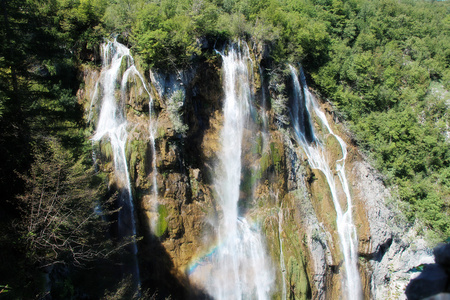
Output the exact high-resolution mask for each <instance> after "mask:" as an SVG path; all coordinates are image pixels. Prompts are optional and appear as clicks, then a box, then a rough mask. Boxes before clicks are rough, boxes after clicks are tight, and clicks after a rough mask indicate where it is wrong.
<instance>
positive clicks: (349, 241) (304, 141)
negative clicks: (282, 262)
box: [289, 66, 362, 300]
mask: <svg viewBox="0 0 450 300" xmlns="http://www.w3.org/2000/svg"><path fill="white" fill-rule="evenodd" d="M289 67H290V69H291V75H292V79H293V83H294V103H293V108H294V109H293V112H294V113H292V115H291V117H292V120H293V125H294V130H295V133H296V136H297V139H298V142H299V144H300V145H301V146H302V147H303V150H304V151H305V154H306V156H307V157H308V162H309V164H310V166H311V168H313V169H317V170H320V171H321V172H322V173H323V174H324V176H325V178H326V180H327V182H328V186H329V188H330V192H331V196H332V199H333V204H334V207H335V210H336V215H337V217H336V226H337V231H338V235H339V240H340V245H341V252H342V255H343V258H344V266H345V270H344V272H345V277H344V280H343V283H344V284H343V286H344V291H345V293H346V296H347V299H348V300H354V299H362V288H361V279H360V276H359V272H358V266H357V263H358V255H357V242H358V241H357V235H356V228H355V225H354V224H353V220H352V199H351V196H350V191H349V187H348V182H347V177H346V175H345V160H346V158H347V146H346V144H345V142H344V141H343V140H342V139H341V138H340V137H339V136H338V135H336V134H335V133H334V132H333V131H332V129H331V127H330V125H329V124H328V121H327V118H326V116H325V114H324V113H323V112H322V111H321V110H320V108H319V106H318V104H317V102H316V100H315V99H314V97H313V96H312V94H311V93H310V92H309V90H308V87H307V85H306V80H305V77H304V74H303V72H302V71H301V73H300V79H301V82H302V85H300V82H299V80H298V74H297V70H296V69H295V68H294V67H292V66H289ZM302 87H303V89H302ZM302 92H303V93H302ZM304 108H306V110H307V111H306V112H305V111H304ZM295 112H297V113H295ZM299 113H300V114H301V115H300V117H299ZM312 113H314V114H315V115H316V116H317V117H318V118H319V120H320V122H321V123H322V125H324V126H325V128H326V130H327V131H328V134H329V135H332V136H333V137H334V138H336V140H337V141H338V142H339V145H340V148H341V152H342V158H341V159H338V160H336V161H335V162H328V161H327V155H326V154H327V149H326V147H325V143H324V142H323V141H320V140H319V139H318V137H316V136H314V133H313V130H312V128H313V126H312V125H311V122H310V121H309V120H308V119H307V118H305V116H308V115H309V116H311V115H312ZM308 121H309V122H308ZM308 126H309V128H308ZM308 130H310V134H309V135H310V136H309V137H307V132H308ZM308 139H311V140H312V141H313V142H311V141H308ZM333 164H334V165H333ZM334 173H337V175H338V178H339V181H340V184H341V187H342V189H343V190H344V194H345V198H346V199H345V202H346V206H347V210H346V211H344V210H343V209H342V207H341V204H340V201H339V198H338V193H337V183H336V182H335V176H334V175H333V174H334Z"/></svg>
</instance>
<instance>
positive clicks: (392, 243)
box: [79, 52, 430, 299]
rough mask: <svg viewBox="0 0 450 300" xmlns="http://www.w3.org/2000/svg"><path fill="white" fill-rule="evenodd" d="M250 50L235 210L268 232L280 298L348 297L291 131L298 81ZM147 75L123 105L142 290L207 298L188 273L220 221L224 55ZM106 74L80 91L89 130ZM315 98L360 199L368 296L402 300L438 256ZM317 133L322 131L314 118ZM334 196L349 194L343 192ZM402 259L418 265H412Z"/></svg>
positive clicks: (323, 188) (106, 159) (315, 185)
mask: <svg viewBox="0 0 450 300" xmlns="http://www.w3.org/2000/svg"><path fill="white" fill-rule="evenodd" d="M251 55H252V57H253V60H254V66H253V69H252V70H250V72H251V74H252V83H251V89H252V95H253V98H252V107H251V114H250V118H249V120H248V122H247V123H246V125H245V130H244V134H243V145H242V174H241V185H240V198H239V210H240V213H241V214H242V215H245V216H247V218H248V219H250V220H252V221H253V223H254V224H256V225H255V226H257V227H258V228H260V229H261V230H262V232H263V235H264V238H265V246H266V248H267V251H268V253H270V257H271V260H272V265H273V274H274V277H275V280H274V281H275V284H274V287H273V288H272V289H271V294H272V299H286V298H287V297H289V299H311V298H312V299H338V298H342V297H343V298H345V296H342V294H343V285H342V282H343V280H342V274H343V272H344V267H343V256H342V253H341V244H340V241H339V237H338V234H337V229H336V211H335V208H334V205H333V201H332V198H331V194H330V190H329V187H328V185H327V182H326V179H325V178H324V175H323V174H322V173H321V172H320V171H318V170H315V169H312V168H311V167H310V165H309V163H308V159H307V157H306V155H305V153H304V151H302V150H301V148H300V147H298V145H297V144H296V141H295V137H294V136H293V133H292V129H291V124H290V120H289V112H290V110H291V107H290V101H289V97H290V93H292V92H291V91H290V89H291V88H292V84H291V83H290V78H289V76H287V75H286V73H283V72H282V71H281V69H283V68H284V67H283V66H274V68H273V70H272V71H270V72H269V71H265V70H264V69H263V68H261V69H260V67H259V63H260V60H261V58H260V57H261V55H259V53H257V52H256V53H251ZM267 63H268V62H265V64H267ZM275 67H276V68H275ZM277 70H279V71H277ZM141 73H142V74H145V75H144V83H142V82H141V81H139V80H137V79H135V80H129V81H128V83H127V88H126V95H125V96H124V97H122V99H124V100H123V101H124V103H122V105H123V107H124V109H125V112H126V119H127V121H128V125H127V128H128V132H129V133H128V139H127V143H126V157H127V162H128V169H129V173H130V179H131V186H132V193H133V195H134V200H133V201H134V204H135V215H136V216H137V218H136V224H137V228H138V230H137V235H138V236H140V237H142V240H140V241H139V242H138V249H139V251H138V261H139V265H140V270H141V271H140V272H141V275H140V276H141V281H142V286H143V287H147V288H150V289H152V290H155V291H156V290H158V291H162V292H161V293H160V295H161V296H164V295H172V296H173V297H174V298H180V299H181V298H188V297H192V298H199V297H200V298H201V297H206V298H207V297H208V296H207V295H206V294H205V292H204V290H202V285H201V282H196V281H194V280H192V278H190V276H189V275H190V272H191V271H192V269H193V268H195V267H196V264H198V263H199V262H201V258H202V257H204V256H206V255H208V254H209V253H210V251H212V250H211V249H212V248H213V247H214V243H215V241H214V236H215V233H214V228H215V227H214V222H216V219H217V218H219V217H220V214H221V212H220V208H219V207H218V205H217V202H216V191H215V186H214V167H215V164H216V163H217V155H218V154H219V153H220V151H219V150H220V147H221V145H220V141H219V139H220V138H219V133H220V130H221V128H222V127H223V122H224V120H223V112H222V106H223V96H224V95H223V82H222V73H221V59H220V57H219V56H218V55H217V56H216V57H215V58H214V59H212V60H210V61H208V62H201V63H198V64H196V65H195V66H192V67H191V69H189V70H173V72H168V73H167V71H166V73H162V72H157V71H153V70H152V71H146V72H144V71H142V72H141ZM99 74H100V69H96V68H86V69H85V71H84V81H85V88H84V89H83V90H80V92H79V100H80V102H82V103H83V104H84V107H85V108H86V119H87V120H88V121H89V122H90V124H91V125H92V127H93V128H95V122H96V119H97V116H98V114H99V109H100V102H99V101H98V99H99V96H98V95H96V93H98V91H96V82H98V78H99ZM146 88H148V89H149V92H150V94H148V93H147V91H146ZM319 103H321V104H320V106H321V107H320V109H321V110H322V111H324V112H325V116H326V118H327V119H328V122H329V123H330V124H332V125H331V127H332V129H333V131H334V132H335V133H336V134H337V135H339V136H340V137H341V138H342V139H343V140H344V141H345V142H346V144H347V145H348V155H347V158H346V163H345V172H346V174H347V177H348V179H349V181H350V184H349V189H350V194H351V196H352V199H353V202H352V205H353V207H351V211H352V214H353V219H354V223H355V227H356V230H357V237H358V258H359V259H358V263H357V264H358V269H359V273H360V277H361V283H362V290H363V297H364V298H365V299H369V298H373V299H385V298H386V297H392V298H401V297H402V295H403V292H402V289H404V287H405V286H406V283H405V282H406V280H408V278H409V277H408V276H409V275H408V274H407V273H406V272H408V271H409V269H411V268H412V267H414V264H413V263H412V262H411V261H412V257H421V259H422V258H423V261H425V260H426V259H427V254H430V253H429V252H427V251H428V250H427V248H426V247H424V245H421V246H420V247H419V248H418V249H417V250H411V249H412V248H411V246H410V242H408V241H407V240H406V239H405V237H404V236H402V235H403V230H404V228H405V227H404V225H402V224H403V223H402V222H401V220H400V221H399V220H397V219H396V216H397V212H395V211H393V210H392V208H390V207H388V206H387V204H386V202H387V201H388V200H389V199H391V198H392V197H393V196H392V195H391V193H390V191H389V190H387V189H386V188H385V187H384V185H383V182H382V180H381V179H380V176H379V175H378V174H377V173H376V171H375V170H374V169H373V168H371V167H370V165H369V164H368V163H367V161H366V160H365V159H364V157H363V156H362V155H361V154H360V153H359V151H358V149H357V147H356V146H355V145H354V144H353V143H352V140H351V139H350V138H349V136H348V135H347V130H346V128H345V126H344V125H343V124H342V123H341V122H339V120H338V119H337V118H335V117H334V109H333V107H332V106H331V105H330V104H329V103H322V102H321V101H320V100H319ZM149 106H151V107H149ZM151 122H153V123H152V124H153V125H152V126H154V127H152V128H153V129H154V130H155V136H154V137H153V138H154V140H151V138H150V137H151V132H150V131H151V130H152V129H151V126H150V123H151ZM313 123H314V122H313ZM315 126H316V128H315V130H316V131H317V132H319V133H320V134H321V130H322V129H321V127H320V126H319V125H318V122H317V121H315ZM324 136H326V135H325V134H324ZM325 140H326V144H327V147H328V149H334V150H330V151H329V152H328V153H329V154H328V159H329V160H331V161H332V160H338V159H340V158H341V157H342V153H341V152H340V150H339V149H338V146H337V142H336V140H335V139H333V138H332V137H331V136H328V137H326V138H325ZM152 143H154V147H153V146H152ZM94 152H95V153H96V164H97V166H98V167H99V168H100V169H101V170H102V171H104V172H106V173H108V174H110V176H109V185H110V187H111V189H112V190H114V189H120V185H118V184H117V183H116V181H115V179H114V176H113V172H114V168H113V164H112V162H111V159H112V158H111V150H110V149H109V148H108V145H107V143H102V144H101V145H100V147H98V146H96V147H95V148H94ZM154 179H155V180H154ZM337 193H338V194H339V195H341V196H342V195H343V193H344V191H343V190H342V189H338V191H337ZM155 195H156V196H155ZM343 206H344V207H345V204H344V203H343ZM410 232H411V234H413V231H410ZM412 239H413V238H412V237H411V240H412ZM404 253H408V255H409V257H411V259H408V261H406V258H405V257H404V256H403V255H404ZM419 263H420V262H419ZM401 274H403V275H401ZM400 279H402V280H403V282H402V283H399V282H400V281H398V280H400ZM395 293H397V294H396V295H394V294H395Z"/></svg>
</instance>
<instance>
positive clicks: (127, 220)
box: [92, 41, 151, 285]
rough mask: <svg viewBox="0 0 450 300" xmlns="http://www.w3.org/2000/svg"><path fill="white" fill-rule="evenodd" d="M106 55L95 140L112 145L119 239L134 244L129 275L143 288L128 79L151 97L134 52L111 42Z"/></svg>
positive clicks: (104, 54) (131, 248)
mask: <svg viewBox="0 0 450 300" xmlns="http://www.w3.org/2000/svg"><path fill="white" fill-rule="evenodd" d="M102 55H103V68H102V73H101V75H100V79H99V82H98V83H97V85H96V90H97V89H98V88H99V87H98V85H100V86H101V88H102V90H101V92H102V94H101V95H102V102H101V108H100V115H99V119H98V123H97V126H96V132H95V134H94V136H93V137H92V140H93V141H100V140H102V139H107V140H109V142H110V144H111V148H112V155H113V159H114V169H115V176H116V180H117V184H118V186H119V188H120V197H119V202H120V203H119V204H120V206H121V209H120V210H119V216H118V230H119V236H120V237H122V238H131V239H132V240H133V242H132V243H131V244H130V248H129V250H130V252H131V253H132V255H133V259H132V263H131V265H130V266H128V268H131V270H129V271H126V272H127V273H131V274H132V275H133V277H134V281H135V282H137V285H140V272H139V265H138V262H137V254H138V249H137V244H136V241H135V237H136V220H135V216H134V214H135V208H134V203H133V196H132V192H131V183H130V174H129V172H128V165H127V159H126V154H125V147H126V142H127V138H128V131H127V118H126V112H125V110H124V107H125V103H124V102H125V95H126V84H127V82H128V78H129V77H130V76H137V77H138V78H139V79H140V81H141V82H142V84H143V86H144V88H145V90H146V92H147V94H148V95H149V97H150V93H149V91H148V89H147V87H146V86H145V83H144V79H143V77H142V75H141V74H140V73H139V72H138V71H137V69H136V67H135V66H134V61H133V58H132V56H131V55H130V50H129V49H128V48H127V47H126V46H125V45H122V44H120V43H118V42H117V41H113V42H108V43H107V44H104V45H103V47H102ZM123 70H125V71H123ZM121 74H122V75H121ZM120 76H121V78H120ZM119 87H120V89H119ZM97 93H98V92H97V91H96V92H95V93H94V94H95V95H96V96H97ZM150 99H151V97H150ZM150 106H151V103H150Z"/></svg>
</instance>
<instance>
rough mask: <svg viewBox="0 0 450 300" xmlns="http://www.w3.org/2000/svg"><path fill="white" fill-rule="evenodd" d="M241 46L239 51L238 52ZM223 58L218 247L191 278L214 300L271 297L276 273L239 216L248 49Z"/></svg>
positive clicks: (247, 104) (246, 116) (248, 88)
mask: <svg viewBox="0 0 450 300" xmlns="http://www.w3.org/2000/svg"><path fill="white" fill-rule="evenodd" d="M241 48H242V49H241ZM220 54H221V56H222V60H223V85H224V92H225V99H224V104H223V112H224V125H223V128H222V130H221V132H220V139H221V151H220V152H219V157H218V160H219V161H218V164H217V166H216V167H215V176H214V177H215V178H214V182H215V183H214V185H215V189H216V192H217V200H216V202H217V204H218V206H220V208H221V210H220V211H221V214H220V217H219V220H218V222H217V226H216V233H217V243H218V245H217V247H215V249H214V250H213V251H212V252H211V253H210V254H209V255H208V257H207V258H205V259H203V260H202V262H201V264H199V265H200V266H198V267H196V269H195V271H194V272H195V273H193V274H191V276H192V277H194V278H198V277H201V279H200V280H199V281H201V282H200V284H201V285H203V286H204V288H205V290H206V292H207V293H208V294H209V295H210V296H212V297H213V298H214V299H219V300H222V299H223V300H225V299H227V300H228V299H270V292H271V287H272V284H273V279H274V274H272V273H273V272H272V271H273V270H272V266H271V263H270V260H269V257H268V255H267V253H266V249H265V245H264V242H263V237H262V234H261V232H260V231H259V229H258V228H257V226H251V225H250V224H249V223H248V221H247V219H246V218H245V216H241V215H239V206H238V201H239V199H240V198H239V196H240V182H241V152H242V139H243V133H244V128H245V125H246V122H248V121H249V114H250V105H251V104H250V101H251V96H252V92H251V86H250V84H251V82H250V76H249V70H248V69H249V67H250V68H251V66H249V64H251V60H250V59H249V53H248V48H247V46H246V45H244V46H242V47H241V46H240V45H235V46H234V47H230V49H229V50H228V53H227V54H224V53H220Z"/></svg>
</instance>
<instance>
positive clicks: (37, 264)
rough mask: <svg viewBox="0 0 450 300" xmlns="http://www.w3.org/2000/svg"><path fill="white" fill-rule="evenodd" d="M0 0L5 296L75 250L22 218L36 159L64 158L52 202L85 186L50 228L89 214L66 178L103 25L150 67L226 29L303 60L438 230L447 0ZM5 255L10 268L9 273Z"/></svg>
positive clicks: (447, 179)
mask: <svg viewBox="0 0 450 300" xmlns="http://www.w3.org/2000/svg"><path fill="white" fill-rule="evenodd" d="M1 11H2V17H1V26H0V128H2V134H1V135H0V155H1V161H2V164H1V166H0V186H1V189H2V199H1V200H0V207H1V208H0V225H1V226H2V228H3V229H4V235H3V236H2V240H1V243H0V257H3V258H5V257H8V258H11V259H10V262H11V263H8V264H4V265H2V266H0V284H4V283H10V284H11V283H12V284H13V285H14V284H16V286H12V288H11V289H6V290H9V291H10V292H9V293H14V292H18V289H17V288H16V287H17V286H19V285H20V286H24V287H25V288H24V289H23V290H22V291H20V292H23V294H20V293H19V294H17V295H19V296H17V295H16V296H17V297H25V298H27V297H30V295H31V294H33V293H34V292H35V291H36V289H39V288H38V287H37V285H38V283H36V281H35V280H34V279H33V277H32V276H33V275H32V274H36V273H35V271H36V272H37V271H39V270H40V271H42V266H43V265H49V264H53V263H55V262H62V264H64V265H66V266H71V267H72V266H75V265H76V264H77V261H76V259H74V256H73V255H71V254H70V253H71V252H70V249H69V250H67V249H62V250H61V251H56V252H54V251H49V250H50V248H45V247H43V248H39V247H37V245H38V242H39V241H38V240H35V239H37V238H38V236H39V234H43V232H42V230H40V229H39V228H37V227H36V228H31V229H30V228H27V227H26V226H27V224H29V223H27V222H30V220H32V219H30V218H33V217H34V215H33V214H30V208H33V207H34V206H35V202H36V201H37V200H36V199H38V198H36V194H35V193H36V191H35V190H34V189H35V187H36V186H39V185H36V184H37V183H39V180H43V178H45V176H47V175H48V176H49V178H50V179H52V180H55V178H54V177H53V176H55V174H56V173H51V172H50V173H48V174H47V173H45V170H46V169H45V168H46V167H47V166H53V169H54V170H57V169H58V168H61V167H64V168H65V169H67V172H69V173H65V174H63V175H64V178H63V179H64V180H66V181H65V182H66V184H70V185H73V186H74V188H73V189H71V190H70V193H71V196H70V197H66V196H67V194H68V193H69V192H68V191H66V190H59V189H58V190H57V191H56V192H57V194H58V195H59V196H60V198H58V199H62V200H64V201H67V202H63V203H64V205H62V206H61V210H59V211H58V213H60V214H61V216H64V215H65V214H66V209H70V207H71V205H72V206H73V201H78V200H80V199H84V200H87V202H83V205H85V206H83V209H82V210H74V212H76V218H73V219H70V220H67V222H66V223H67V226H66V227H65V228H59V227H57V228H53V230H54V231H56V232H58V233H61V234H62V235H61V236H60V239H61V238H64V234H65V233H64V232H67V231H68V230H69V231H70V230H71V229H70V228H74V227H73V226H76V225H77V224H78V223H77V222H79V220H85V219H88V220H91V216H90V215H85V213H86V211H89V209H88V208H89V207H90V208H93V207H94V206H95V203H97V202H96V201H98V200H99V199H98V198H99V195H97V194H95V193H91V194H89V193H86V191H82V189H79V188H77V185H86V184H88V182H87V181H86V178H85V177H83V176H81V174H82V173H83V172H88V170H90V167H89V166H88V165H89V163H88V160H86V159H85V158H86V157H87V156H88V155H89V154H88V152H89V151H88V150H87V147H86V142H85V141H86V137H85V136H84V132H83V128H84V124H83V122H82V111H81V109H80V107H79V105H78V104H77V102H76V97H75V93H76V91H77V90H78V88H79V84H80V81H79V80H78V79H77V69H78V67H79V66H80V65H81V64H83V63H95V62H97V61H98V60H97V59H98V54H99V53H98V52H99V51H98V49H99V44H100V43H101V42H102V41H103V38H109V37H111V34H112V35H113V36H118V38H119V39H121V40H122V41H124V42H125V43H127V44H128V45H129V46H131V48H132V50H133V51H134V52H135V54H137V57H138V59H139V60H140V61H141V64H142V65H143V66H144V67H149V68H150V67H151V68H185V67H187V66H189V64H191V63H193V62H196V61H199V60H200V61H212V60H215V59H216V57H217V56H216V54H215V52H214V50H215V47H216V46H217V47H222V45H223V44H224V43H226V42H227V41H229V40H235V39H238V38H240V39H244V40H247V41H248V42H249V44H250V45H251V46H252V47H253V49H254V50H255V52H256V53H259V54H260V58H262V59H263V61H262V63H263V64H264V65H265V67H266V68H267V69H271V68H275V67H277V66H278V67H279V66H285V65H286V63H287V62H291V63H301V64H302V65H303V66H304V68H305V70H306V72H307V73H308V74H309V77H310V79H311V80H312V85H313V87H314V88H315V89H316V90H317V92H318V93H319V94H321V96H322V97H323V98H327V99H329V100H330V101H332V102H333V103H334V104H335V105H336V106H337V108H338V109H339V111H340V113H341V117H342V119H343V120H345V121H347V122H348V124H349V125H350V128H351V129H352V132H353V133H354V137H355V141H356V142H357V143H358V144H359V145H360V146H362V147H363V148H364V149H365V151H366V152H367V154H368V155H369V156H370V157H371V159H372V160H373V162H374V163H375V165H376V167H377V168H378V169H379V170H381V171H382V173H383V174H384V175H385V180H386V182H387V183H388V184H391V185H392V186H394V187H398V194H399V196H400V198H401V200H402V201H403V203H404V205H403V206H402V209H403V210H404V212H405V213H406V215H407V216H408V218H409V220H410V221H414V220H415V219H416V218H418V219H420V220H422V221H423V222H424V224H425V225H426V226H427V227H428V228H430V229H432V230H433V231H435V232H436V233H437V235H438V236H439V237H440V238H445V237H448V236H450V217H449V212H450V208H449V206H450V164H449V163H450V161H449V160H450V141H449V139H450V134H449V126H450V125H449V122H450V120H449V113H448V108H449V105H450V103H449V92H448V90H449V88H450V66H449V64H450V14H449V12H450V4H449V3H448V2H446V1H444V2H435V1H432V2H427V1H416V0H402V1H396V0H372V1H364V0H347V1H345V0H267V1H258V0H179V1H177V0H49V1H43V0H1ZM174 107H175V106H174ZM175 109H176V108H175ZM274 109H275V108H274ZM74 161H77V162H78V163H76V164H74ZM36 170H40V171H39V172H38V173H39V174H40V175H39V176H38V177H36V176H35V175H36ZM91 171H92V170H91ZM33 172H35V173H33ZM46 174H47V175H46ZM33 176H34V177H33ZM36 180H38V181H36ZM89 184H98V182H90V183H89ZM52 188H55V186H53V187H52ZM30 199H31V200H33V199H34V200H33V201H31V200H30ZM50 199H51V198H50ZM33 203H34V204H33ZM66 204H67V205H66ZM77 220H78V221H77ZM41 221H42V220H41ZM98 221H99V220H98V219H95V218H92V222H93V223H89V224H87V227H83V228H82V229H83V230H82V231H80V232H78V233H77V238H80V240H77V239H75V240H74V243H75V244H76V243H79V242H80V241H81V240H83V241H86V242H88V241H90V242H89V243H91V242H92V243H91V244H90V245H91V246H92V247H91V248H89V249H92V251H94V249H95V251H97V253H99V254H100V253H103V252H102V251H103V250H101V249H99V248H98V246H99V245H97V244H96V243H95V241H93V240H92V235H93V234H95V230H93V229H92V227H89V226H90V224H91V225H92V224H94V223H95V222H98ZM32 223H33V224H34V223H35V222H34V221H33V222H32ZM38 225H39V226H41V225H42V226H44V227H43V228H46V226H47V225H45V223H43V224H40V223H39V222H37V223H36V225H35V226H38ZM52 226H53V225H52ZM76 228H78V227H76ZM25 229H26V230H25ZM56 245H57V244H55V245H53V246H56ZM103 246H104V247H109V245H107V244H104V245H103ZM105 249H106V248H105ZM38 257H40V258H42V257H45V261H41V260H40V259H37V258H38ZM13 266H14V267H15V268H16V269H17V272H15V273H14V274H16V275H17V276H15V275H14V276H8V275H9V270H11V268H13ZM25 270H27V271H25ZM24 274H27V275H24ZM24 278H25V279H24ZM6 280H8V282H6ZM33 282H34V283H33ZM0 289H1V285H0ZM0 293H2V292H0ZM27 293H29V294H27Z"/></svg>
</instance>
